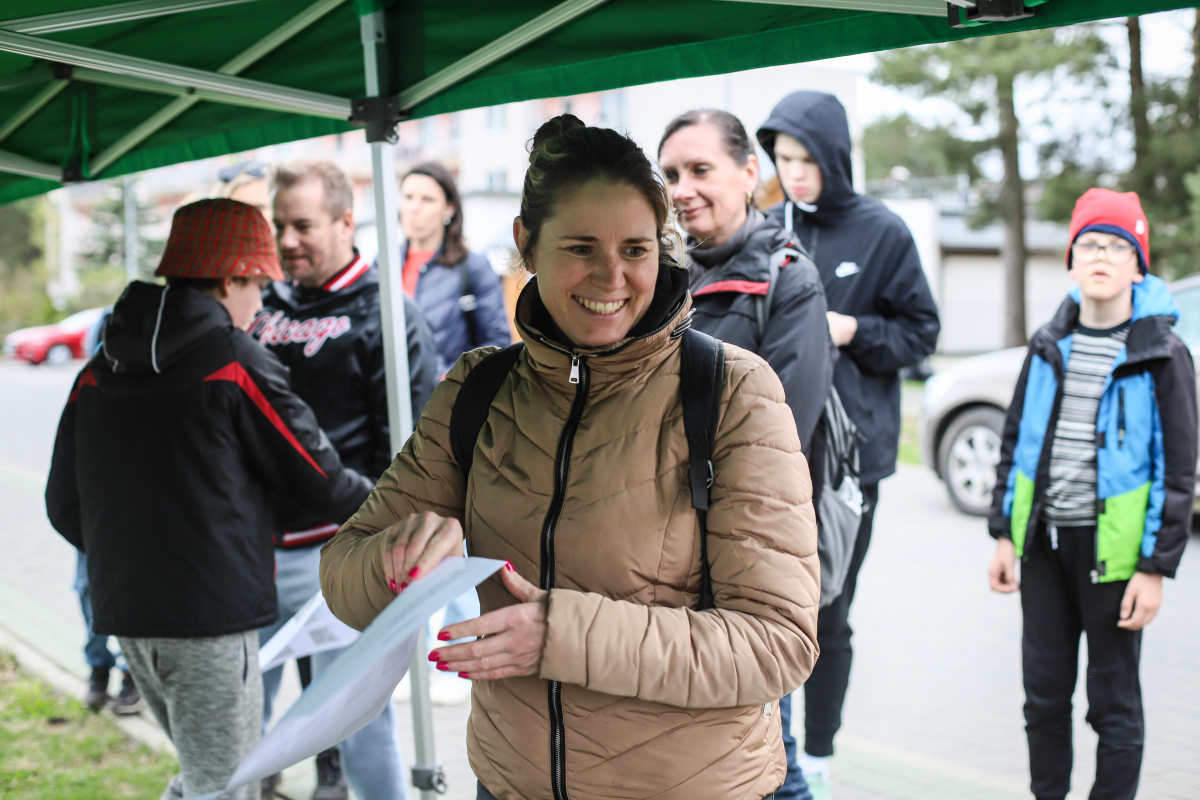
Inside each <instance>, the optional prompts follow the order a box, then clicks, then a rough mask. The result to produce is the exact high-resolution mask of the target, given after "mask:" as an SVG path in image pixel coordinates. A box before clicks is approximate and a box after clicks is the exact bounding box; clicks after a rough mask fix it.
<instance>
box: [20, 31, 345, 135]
mask: <svg viewBox="0 0 1200 800" xmlns="http://www.w3.org/2000/svg"><path fill="white" fill-rule="evenodd" d="M0 50H3V51H6V52H9V53H16V54H18V55H24V56H30V57H32V58H41V59H45V60H47V61H57V62H61V63H64V64H70V65H71V66H73V67H89V68H91V69H95V70H100V71H103V72H115V73H119V74H122V75H133V76H135V77H139V78H146V79H149V80H156V81H164V82H167V83H174V84H178V85H180V86H184V87H191V88H194V89H196V90H201V89H206V90H209V91H212V92H218V93H221V94H229V95H233V96H236V97H240V98H243V99H245V100H257V101H260V102H264V103H266V104H268V105H269V106H271V107H274V108H288V109H291V110H292V111H294V112H295V113H299V114H310V115H312V116H317V117H335V118H342V119H345V118H346V117H348V116H349V115H350V101H349V100H348V99H346V98H343V97H335V96H333V95H328V94H321V93H319V92H310V91H306V90H304V89H292V88H290V87H285V86H277V85H275V84H270V83H264V82H262V81H252V80H248V79H246V78H237V77H234V76H232V75H223V74H220V73H216V72H209V71H207V70H202V69H193V68H191V67H180V66H176V65H174V64H165V63H163V62H161V61H152V60H150V59H145V58H138V57H136V56H126V55H120V54H118V53H109V52H106V51H103V50H97V49H95V48H91V47H81V46H79V45H73V44H65V43H63V42H54V41H49V40H46V39H40V38H38V37H36V36H29V35H28V34H24V33H13V32H12V31H2V30H0Z"/></svg>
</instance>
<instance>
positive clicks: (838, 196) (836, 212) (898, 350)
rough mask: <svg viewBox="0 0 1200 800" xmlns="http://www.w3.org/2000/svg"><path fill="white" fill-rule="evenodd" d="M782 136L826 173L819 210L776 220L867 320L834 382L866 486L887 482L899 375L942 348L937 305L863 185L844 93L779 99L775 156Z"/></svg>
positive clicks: (840, 304)
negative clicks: (854, 431) (854, 432)
mask: <svg viewBox="0 0 1200 800" xmlns="http://www.w3.org/2000/svg"><path fill="white" fill-rule="evenodd" d="M777 133H786V134H788V135H789V136H792V137H793V138H795V139H796V140H798V141H799V142H800V143H801V144H802V145H804V147H805V148H806V149H807V150H808V152H809V153H810V154H812V156H813V159H814V160H815V161H816V162H817V166H819V167H820V169H821V178H822V180H823V184H824V186H823V189H822V192H821V196H820V197H819V198H818V199H817V203H816V206H815V208H814V207H811V206H810V207H807V208H805V207H802V206H800V205H797V204H793V203H792V202H791V201H790V200H785V201H784V202H783V203H781V204H780V205H778V206H776V207H775V208H773V209H771V212H770V216H771V218H772V219H774V220H776V221H777V222H779V223H780V224H783V225H785V226H786V225H787V222H788V220H789V219H790V221H791V227H792V229H793V230H794V231H795V232H796V233H797V234H798V235H799V236H800V241H801V243H802V244H803V245H804V247H805V249H806V250H807V252H808V254H809V255H810V256H811V257H812V259H813V261H814V262H815V263H816V266H817V270H818V272H820V274H821V282H822V283H823V284H824V286H825V298H826V300H827V302H828V303H829V310H830V311H836V312H838V313H839V314H846V315H848V316H852V317H854V318H855V319H857V320H858V331H857V333H855V335H854V339H853V340H852V341H851V342H850V344H848V345H846V346H844V347H842V348H841V350H842V354H843V355H844V356H849V358H840V359H838V363H837V367H836V368H835V370H834V375H833V383H834V386H836V387H837V390H838V394H839V395H841V398H842V403H843V404H844V405H845V406H846V411H847V412H848V413H849V414H850V418H851V419H853V420H854V422H855V424H857V425H858V427H859V429H860V430H861V431H862V433H863V436H864V437H865V439H866V440H865V441H864V442H863V443H862V445H861V447H860V453H859V455H860V458H861V463H862V482H863V483H864V484H866V485H870V484H873V483H878V482H879V481H880V480H881V479H883V478H886V477H887V476H888V475H891V474H892V473H893V472H895V471H896V452H897V447H898V445H899V439H900V378H899V375H898V371H899V370H900V368H901V367H906V366H909V365H912V364H916V363H917V362H919V361H920V360H921V359H923V358H925V357H926V356H928V355H930V354H931V353H932V352H933V351H934V348H935V347H936V346H937V336H938V332H939V330H940V327H941V326H940V324H939V322H938V313H937V306H936V305H935V304H934V302H933V296H932V294H930V291H929V284H928V282H927V281H926V280H925V273H924V271H923V270H922V269H921V260H920V258H919V256H918V255H917V247H916V244H915V243H914V242H913V238H912V234H911V233H910V232H909V230H908V226H906V225H905V224H904V221H903V220H901V219H900V218H899V217H898V216H896V215H895V214H894V213H892V212H891V211H889V210H888V209H887V207H885V206H884V205H883V204H882V203H880V202H879V201H878V200H875V199H872V198H869V197H864V196H862V195H860V194H856V193H855V191H854V188H853V185H852V183H851V171H850V127H849V125H848V123H847V121H846V111H845V109H844V108H842V104H841V103H840V102H838V99H837V98H836V97H834V96H833V95H831V94H826V93H824V92H808V91H804V92H793V93H792V94H790V95H788V96H787V97H785V98H784V99H783V100H782V101H780V103H779V104H778V105H777V106H775V108H774V110H773V111H772V112H771V116H770V118H769V119H768V120H767V121H766V122H765V123H763V126H762V127H761V128H760V129H759V131H758V140H759V142H760V143H761V144H762V146H763V149H764V150H766V152H767V154H768V155H769V156H770V157H771V160H772V161H774V159H775V136H776V134H777Z"/></svg>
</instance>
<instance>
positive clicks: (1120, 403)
mask: <svg viewBox="0 0 1200 800" xmlns="http://www.w3.org/2000/svg"><path fill="white" fill-rule="evenodd" d="M1124 446H1125V387H1124V386H1119V387H1117V447H1124Z"/></svg>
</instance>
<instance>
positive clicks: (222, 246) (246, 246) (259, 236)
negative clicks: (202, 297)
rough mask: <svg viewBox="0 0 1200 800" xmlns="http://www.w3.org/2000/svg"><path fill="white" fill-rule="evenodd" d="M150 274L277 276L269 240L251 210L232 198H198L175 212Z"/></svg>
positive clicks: (266, 227) (258, 216) (266, 228)
mask: <svg viewBox="0 0 1200 800" xmlns="http://www.w3.org/2000/svg"><path fill="white" fill-rule="evenodd" d="M154 274H155V275H166V276H169V277H172V278H225V277H230V278H257V277H258V276H260V275H265V276H266V277H268V278H270V279H271V280H273V281H281V280H283V270H282V269H280V267H279V256H278V255H277V254H276V252H275V238H274V237H273V236H271V227H270V226H269V225H268V224H267V221H266V219H264V218H263V215H262V212H260V211H259V210H258V209H257V208H255V207H254V206H251V205H247V204H245V203H239V202H238V201H237V200H226V199H215V200H198V201H196V202H195V203H188V204H187V205H186V206H184V207H183V208H181V209H179V210H178V211H176V212H175V217H174V219H172V220H171V235H170V237H169V238H168V239H167V247H166V249H165V250H164V251H163V255H162V261H161V262H159V265H158V269H156V270H155V271H154Z"/></svg>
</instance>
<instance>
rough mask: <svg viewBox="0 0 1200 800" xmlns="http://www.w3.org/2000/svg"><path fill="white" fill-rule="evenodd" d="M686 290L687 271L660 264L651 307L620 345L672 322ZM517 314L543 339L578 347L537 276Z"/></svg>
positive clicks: (520, 300) (520, 299)
mask: <svg viewBox="0 0 1200 800" xmlns="http://www.w3.org/2000/svg"><path fill="white" fill-rule="evenodd" d="M687 291H688V274H687V270H685V269H680V268H679V267H673V266H670V265H667V264H660V265H659V267H658V282H657V283H656V284H655V286H654V299H653V300H651V301H650V307H649V308H647V309H646V313H645V314H644V315H642V318H641V319H640V320H639V321H638V323H637V324H636V325H634V326H633V328H632V329H630V331H629V335H628V336H627V337H626V338H625V339H622V340H621V343H620V344H621V348H624V347H625V346H626V345H628V344H629V343H631V342H632V341H634V340H637V339H641V338H644V337H646V336H649V335H651V334H653V333H655V332H657V331H659V330H661V329H662V327H663V326H664V325H666V324H668V323H670V322H671V320H673V319H674V318H675V316H676V315H677V314H678V313H679V307H680V306H681V305H682V304H683V302H684V300H686V299H687ZM516 316H517V324H518V325H520V326H523V327H525V328H527V329H529V330H530V331H531V332H532V333H534V334H537V335H539V336H541V337H542V338H543V339H546V340H548V341H549V342H551V343H553V344H557V345H560V346H562V347H565V348H567V349H568V350H575V349H577V346H576V345H575V343H574V342H572V341H571V340H570V339H568V338H567V336H566V334H564V333H563V332H562V330H560V329H559V327H558V324H557V323H556V322H555V321H554V317H552V316H550V311H549V309H547V308H546V305H545V304H544V303H543V302H542V297H541V295H540V294H539V293H538V290H537V276H536V275H534V276H533V277H532V278H530V280H529V282H528V283H527V284H525V288H524V289H522V290H521V296H520V297H518V298H517V315H516Z"/></svg>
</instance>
